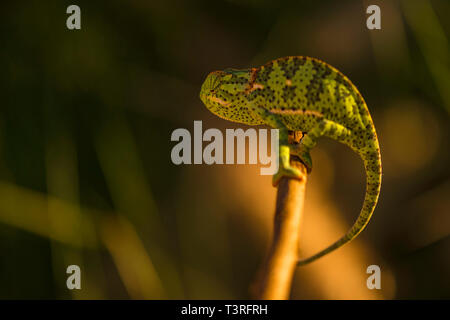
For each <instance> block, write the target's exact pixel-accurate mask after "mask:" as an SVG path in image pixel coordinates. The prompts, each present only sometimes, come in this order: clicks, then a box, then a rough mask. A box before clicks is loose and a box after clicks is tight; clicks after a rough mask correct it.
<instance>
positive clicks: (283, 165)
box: [272, 145, 302, 187]
mask: <svg viewBox="0 0 450 320" xmlns="http://www.w3.org/2000/svg"><path fill="white" fill-rule="evenodd" d="M289 153H290V148H289V146H287V145H284V146H280V151H279V159H280V160H279V168H278V172H277V173H276V174H274V175H273V177H272V185H273V186H274V187H276V186H277V185H278V183H279V182H280V180H281V178H282V177H291V178H295V179H301V176H302V173H301V172H300V170H298V169H297V168H294V167H292V166H291V164H290V162H289V160H290V159H289V158H290V154H289Z"/></svg>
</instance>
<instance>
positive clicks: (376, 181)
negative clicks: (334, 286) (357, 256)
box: [297, 144, 381, 266]
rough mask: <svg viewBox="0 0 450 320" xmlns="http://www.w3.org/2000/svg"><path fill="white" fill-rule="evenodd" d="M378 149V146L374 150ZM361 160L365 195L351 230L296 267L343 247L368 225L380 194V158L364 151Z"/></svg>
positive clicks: (377, 152)
mask: <svg viewBox="0 0 450 320" xmlns="http://www.w3.org/2000/svg"><path fill="white" fill-rule="evenodd" d="M374 149H375V150H379V149H378V144H377V145H376V147H375V148H374ZM360 155H361V158H362V159H363V161H364V167H365V169H366V180H367V182H366V194H365V198H364V203H363V207H362V209H361V212H360V214H359V216H358V219H357V220H356V222H355V224H354V225H353V226H352V228H351V229H350V230H349V231H348V232H347V234H346V235H345V236H343V237H342V238H341V239H339V240H338V241H336V242H335V243H333V244H332V245H330V246H329V247H328V248H326V249H324V250H322V251H320V252H319V253H316V254H315V255H313V256H311V257H309V258H306V259H302V260H299V261H298V262H297V265H298V266H302V265H305V264H308V263H310V262H313V261H314V260H317V259H319V258H320V257H323V256H324V255H326V254H328V253H330V252H332V251H334V250H336V249H337V248H339V247H341V246H343V245H344V244H346V243H347V242H350V241H352V240H353V239H355V238H356V237H357V236H358V234H359V233H360V232H361V231H363V230H364V228H365V227H366V225H367V224H368V223H369V220H370V218H371V217H372V213H373V211H374V209H375V206H376V204H377V201H378V195H379V194H380V187H381V157H380V153H379V151H376V152H375V151H366V152H360Z"/></svg>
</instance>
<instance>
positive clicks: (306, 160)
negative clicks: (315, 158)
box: [291, 144, 312, 173]
mask: <svg viewBox="0 0 450 320" xmlns="http://www.w3.org/2000/svg"><path fill="white" fill-rule="evenodd" d="M291 153H292V154H293V155H295V156H297V157H299V158H300V161H301V162H302V163H303V164H304V165H305V167H306V171H307V172H308V173H311V170H312V160H311V155H310V154H309V152H308V151H306V150H304V149H303V148H302V147H301V144H300V145H297V146H295V147H293V148H291Z"/></svg>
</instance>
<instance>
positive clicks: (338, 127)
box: [200, 56, 381, 265]
mask: <svg viewBox="0 0 450 320" xmlns="http://www.w3.org/2000/svg"><path fill="white" fill-rule="evenodd" d="M200 98H201V100H202V101H203V103H204V104H205V105H206V106H207V107H208V109H210V110H211V111H212V112H213V113H214V114H216V115H218V116H220V117H222V118H225V119H227V120H231V121H235V122H240V123H244V124H249V125H259V124H266V125H269V126H271V127H274V128H278V129H280V131H279V135H280V149H279V150H280V154H279V157H280V168H279V171H278V173H277V174H276V175H275V176H274V179H273V181H274V185H276V184H277V183H278V181H279V180H280V178H281V177H282V176H291V177H298V176H299V172H298V170H297V169H295V168H293V167H291V166H290V163H289V157H290V153H292V154H295V155H297V156H299V157H300V159H301V160H302V161H303V163H304V164H305V165H306V167H307V168H308V170H311V167H312V163H311V158H310V156H309V151H310V150H311V148H313V147H314V146H315V144H316V142H317V139H318V138H319V137H321V136H327V137H330V138H332V139H335V140H337V141H339V142H342V143H344V144H346V145H348V146H349V147H350V148H352V149H353V150H354V151H356V152H357V153H358V154H359V155H360V156H361V158H362V160H363V161H364V166H365V169H366V176H367V186H366V194H365V199H364V204H363V207H362V209H361V212H360V215H359V217H358V219H357V221H356V222H355V224H354V225H353V227H352V228H351V229H350V230H349V231H348V233H347V234H346V235H345V236H344V237H342V238H341V239H340V240H338V241H337V242H336V243H334V244H333V245H331V246H329V247H328V248H326V249H325V250H323V251H321V252H319V253H318V254H316V255H314V256H312V257H310V258H308V259H305V260H301V261H299V263H298V264H299V265H303V264H306V263H309V262H312V261H314V260H316V259H318V258H320V257H322V256H323V255H325V254H327V253H329V252H331V251H333V250H335V249H337V248H339V247H340V246H342V245H343V244H345V243H347V242H349V241H351V240H352V239H354V238H355V237H356V236H357V235H358V234H359V233H360V232H361V231H362V230H363V229H364V228H365V226H366V225H367V223H368V222H369V220H370V217H371V216H372V213H373V210H374V209H375V206H376V203H377V201H378V195H379V192H380V185H381V157H380V149H379V145H378V139H377V135H376V132H375V127H374V125H373V122H372V119H371V117H370V114H369V110H368V109H367V105H366V103H365V102H364V100H363V98H362V96H361V94H360V93H359V92H358V90H357V89H356V87H355V86H354V85H353V84H352V83H351V82H350V80H349V79H348V78H347V77H345V76H344V75H343V74H342V73H340V72H339V71H338V70H336V69H335V68H333V67H331V66H330V65H328V64H326V63H325V62H322V61H320V60H317V59H314V58H309V57H302V56H298V57H286V58H280V59H277V60H273V61H270V62H269V63H267V64H266V65H264V66H262V67H260V68H252V69H245V70H235V69H227V70H225V71H216V72H212V73H210V74H209V76H208V77H207V79H206V80H205V82H204V84H203V86H202V88H201V92H200ZM289 130H291V131H302V132H303V133H304V137H303V138H302V140H301V141H300V144H298V145H289V144H288V131H289Z"/></svg>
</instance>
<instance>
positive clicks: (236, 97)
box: [200, 69, 256, 124]
mask: <svg viewBox="0 0 450 320" xmlns="http://www.w3.org/2000/svg"><path fill="white" fill-rule="evenodd" d="M250 76H251V69H246V70H236V69H226V70H224V71H214V72H211V73H210V74H209V75H208V76H207V77H206V80H205V82H204V83H203V85H202V88H201V90H200V99H201V100H202V101H203V103H204V104H205V106H206V107H207V108H208V109H209V110H210V111H211V112H212V113H214V114H215V115H217V116H219V117H221V118H224V119H227V120H231V121H236V122H241V123H245V124H256V123H255V122H254V121H253V120H252V117H251V116H250V114H248V111H247V104H248V100H247V97H246V90H247V89H248V82H249V80H250Z"/></svg>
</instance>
